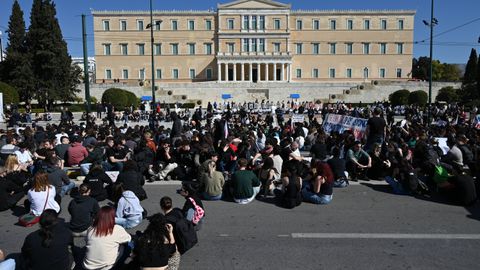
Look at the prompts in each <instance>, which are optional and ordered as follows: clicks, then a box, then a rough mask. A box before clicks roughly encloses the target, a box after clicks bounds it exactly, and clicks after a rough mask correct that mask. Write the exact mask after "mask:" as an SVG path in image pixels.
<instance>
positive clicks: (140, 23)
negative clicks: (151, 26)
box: [137, 21, 143, 31]
mask: <svg viewBox="0 0 480 270" xmlns="http://www.w3.org/2000/svg"><path fill="white" fill-rule="evenodd" d="M137 30H138V31H143V21H137Z"/></svg>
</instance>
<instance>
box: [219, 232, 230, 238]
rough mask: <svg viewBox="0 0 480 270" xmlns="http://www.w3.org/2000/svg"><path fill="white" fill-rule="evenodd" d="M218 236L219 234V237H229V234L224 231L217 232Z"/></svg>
mask: <svg viewBox="0 0 480 270" xmlns="http://www.w3.org/2000/svg"><path fill="white" fill-rule="evenodd" d="M218 236H220V237H229V236H230V235H228V234H226V233H221V234H219V235H218Z"/></svg>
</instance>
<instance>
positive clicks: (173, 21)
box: [172, 20, 178, 31]
mask: <svg viewBox="0 0 480 270" xmlns="http://www.w3.org/2000/svg"><path fill="white" fill-rule="evenodd" d="M172 30H173V31H177V30H178V21H177V20H172Z"/></svg>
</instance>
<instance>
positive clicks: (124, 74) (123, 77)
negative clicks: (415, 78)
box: [122, 69, 128, 80]
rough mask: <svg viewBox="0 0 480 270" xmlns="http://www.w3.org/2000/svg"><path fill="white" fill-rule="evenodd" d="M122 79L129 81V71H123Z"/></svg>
mask: <svg viewBox="0 0 480 270" xmlns="http://www.w3.org/2000/svg"><path fill="white" fill-rule="evenodd" d="M122 79H125V80H128V69H124V70H122Z"/></svg>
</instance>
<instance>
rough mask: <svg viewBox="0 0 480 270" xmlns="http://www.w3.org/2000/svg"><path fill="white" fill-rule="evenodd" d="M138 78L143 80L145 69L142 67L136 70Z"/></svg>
mask: <svg viewBox="0 0 480 270" xmlns="http://www.w3.org/2000/svg"><path fill="white" fill-rule="evenodd" d="M138 78H139V79H140V80H145V69H144V68H142V69H140V71H139V72H138Z"/></svg>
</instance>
